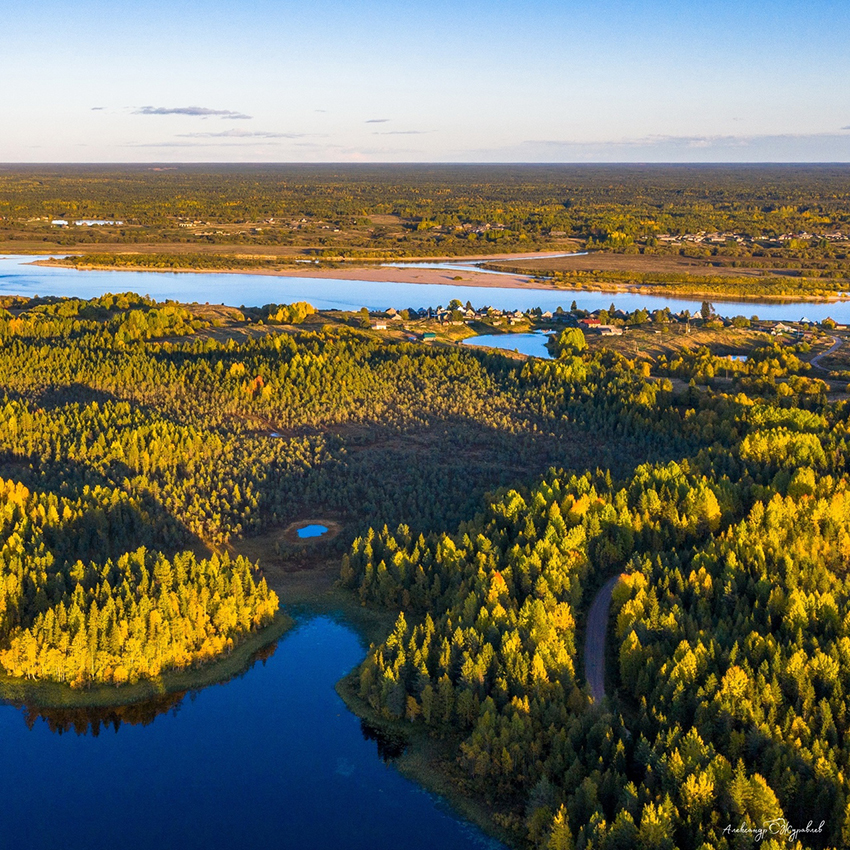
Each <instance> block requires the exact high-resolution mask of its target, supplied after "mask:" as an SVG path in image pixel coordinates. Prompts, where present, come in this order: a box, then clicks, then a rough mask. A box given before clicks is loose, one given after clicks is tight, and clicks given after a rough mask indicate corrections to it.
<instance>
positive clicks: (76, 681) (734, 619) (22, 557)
mask: <svg viewBox="0 0 850 850" xmlns="http://www.w3.org/2000/svg"><path fill="white" fill-rule="evenodd" d="M308 308H309V305H304V304H299V305H269V306H268V309H267V310H265V311H264V312H263V315H265V316H266V317H267V318H271V317H274V321H275V324H274V325H273V326H270V329H269V330H268V332H267V333H264V334H262V335H257V336H255V337H244V336H243V337H238V338H237V337H235V336H229V337H228V336H227V335H226V334H221V333H217V332H216V331H217V329H216V328H214V327H212V326H211V323H210V322H208V321H205V320H203V319H202V318H199V317H198V316H197V314H196V313H194V312H193V311H191V310H189V309H188V308H187V307H186V306H184V305H179V304H175V303H164V304H157V303H156V302H153V301H151V300H150V299H146V298H140V297H139V296H136V295H132V294H125V295H110V296H104V297H103V298H99V299H93V300H91V301H81V300H75V299H65V300H63V299H24V298H18V299H8V300H7V301H6V303H5V309H4V310H3V312H2V314H0V386H2V391H3V398H2V402H0V422H2V426H0V509H1V510H2V523H3V535H2V539H3V541H4V543H3V549H2V550H0V600H2V603H1V604H0V665H2V667H3V669H4V670H5V672H6V674H7V675H8V676H12V677H28V678H30V679H34V680H37V681H38V680H45V681H57V682H65V683H67V684H69V685H72V686H74V687H75V688H77V689H80V690H82V689H85V688H86V687H88V686H90V685H92V684H96V683H111V684H114V685H116V686H120V685H121V684H122V683H125V682H132V681H137V680H142V679H152V678H155V677H157V676H159V675H161V674H162V672H163V671H167V670H169V669H185V668H187V667H191V666H192V665H198V664H203V663H205V662H206V661H208V660H210V659H212V658H214V657H216V656H220V655H221V654H223V653H227V652H228V651H230V649H231V648H232V647H234V646H235V645H237V644H238V643H239V642H240V641H242V640H244V639H245V637H246V635H248V634H250V633H252V632H256V630H258V629H261V628H263V626H264V625H266V624H268V623H269V622H270V621H271V619H272V618H273V616H274V614H275V611H276V610H277V608H278V598H277V595H276V593H275V592H274V590H272V589H270V587H269V585H268V582H267V580H266V578H265V576H264V575H263V565H262V561H261V562H260V564H256V563H252V562H250V561H248V560H247V559H245V558H244V557H241V556H239V555H238V554H236V550H235V548H234V546H235V544H238V542H239V541H240V540H245V539H252V538H256V537H258V536H260V535H263V534H265V533H267V532H269V531H271V530H274V529H279V528H283V527H286V526H287V525H288V524H290V523H292V522H294V521H296V520H299V519H301V518H304V517H309V516H315V515H321V516H330V517H332V518H334V520H335V521H338V523H339V524H340V526H341V528H342V532H341V533H340V534H339V536H338V537H337V538H336V539H335V540H334V541H332V542H329V543H327V544H324V545H326V546H327V547H328V549H327V555H328V557H329V558H331V559H332V560H334V561H335V562H336V563H337V564H339V565H340V567H339V576H340V585H341V586H342V587H343V588H346V589H347V592H348V593H349V594H351V597H352V598H353V599H354V600H355V601H356V602H357V603H358V604H359V603H362V604H363V605H364V606H366V607H372V608H375V609H377V610H382V611H389V612H391V614H392V616H393V617H394V618H395V626H394V627H393V629H392V630H391V632H390V633H389V634H388V635H387V636H386V638H385V639H383V640H380V641H377V642H375V643H374V644H373V645H372V646H371V648H370V649H369V651H368V654H367V656H366V658H365V660H364V662H363V664H362V665H361V667H360V668H359V670H357V671H356V674H355V685H354V691H355V693H354V696H355V698H356V699H357V700H359V701H361V702H362V705H363V706H364V709H365V710H368V711H369V712H370V713H371V714H372V715H374V716H375V717H376V718H378V719H379V720H380V721H381V722H384V723H386V724H388V726H393V728H396V729H399V728H400V729H410V730H414V729H415V730H418V731H419V732H421V733H422V734H424V735H428V736H431V737H432V738H433V739H434V740H435V741H441V742H443V743H446V742H447V743H448V744H449V745H450V749H451V750H452V751H453V752H455V753H456V758H452V759H450V760H449V762H447V763H446V764H445V765H444V769H445V770H446V771H447V773H448V774H449V775H450V776H451V777H452V781H453V782H454V783H455V784H456V786H457V787H458V788H459V789H460V790H461V791H463V792H464V793H466V794H468V795H471V796H474V797H476V798H478V799H481V800H484V801H485V802H486V803H487V804H488V806H489V807H490V809H491V811H492V813H493V820H494V822H495V823H496V824H497V825H498V827H499V828H500V829H502V830H503V831H504V833H505V834H507V835H508V836H509V837H510V840H511V842H512V843H513V844H514V845H515V846H517V847H523V848H526V847H527V848H532V847H533V848H541V850H561V848H577V849H578V848H594V850H609V848H611V849H612V850H613V848H632V847H638V848H669V850H672V849H673V848H694V850H697V848H709V847H710V848H721V850H727V848H729V850H731V848H739V847H750V846H753V841H754V839H753V835H752V833H747V832H745V831H741V830H742V825H743V827H745V828H747V829H761V828H763V827H765V825H766V824H783V823H785V824H789V825H790V827H789V828H796V829H802V828H805V827H806V825H807V823H809V822H810V821H811V822H813V827H812V831H811V832H808V833H805V834H799V835H796V836H791V837H790V838H789V836H788V835H784V834H779V835H776V834H768V835H765V836H763V840H762V841H760V843H761V844H762V845H763V846H764V847H768V848H772V850H776V848H779V847H786V846H790V847H815V848H838V847H842V846H847V844H848V843H850V796H848V795H850V787H848V775H850V773H848V771H850V764H848V760H849V757H850V742H848V736H847V732H848V722H849V720H850V719H848V706H847V693H848V688H850V617H848V610H849V609H848V600H849V599H850V584H848V575H847V563H848V557H850V487H848V483H850V482H849V480H848V472H847V462H848V454H847V453H848V432H850V404H848V402H847V401H846V400H841V398H835V397H833V396H832V394H831V393H830V392H829V391H828V390H829V388H828V385H827V384H826V383H825V382H824V381H821V380H818V379H817V378H814V377H812V375H811V374H810V372H811V369H810V367H809V365H808V364H807V363H806V362H805V359H804V358H805V354H806V351H805V350H804V348H803V347H802V346H797V345H784V344H782V343H781V342H776V341H770V342H767V341H766V342H765V343H764V344H763V345H762V346H761V347H760V348H758V349H757V350H755V351H753V352H752V353H751V354H750V356H749V357H748V358H747V360H745V361H734V365H733V367H732V368H731V370H729V361H728V360H726V359H725V358H719V357H716V356H715V355H712V354H711V352H710V351H709V350H707V349H696V350H690V351H685V350H683V351H682V352H681V353H680V354H678V355H677V356H666V357H658V358H657V359H655V360H652V361H649V360H644V359H638V358H637V357H634V358H630V357H627V356H624V355H623V354H620V353H617V352H616V351H614V350H610V349H606V348H605V347H598V346H594V347H588V346H587V344H586V340H585V338H584V336H583V334H582V332H581V331H580V330H578V329H577V328H573V329H569V330H567V331H565V332H563V333H562V334H560V335H559V336H558V337H557V339H556V340H555V343H554V346H553V347H554V352H553V353H554V355H555V356H554V357H553V358H552V359H551V360H541V359H514V358H509V357H505V356H503V355H501V354H498V353H492V352H488V351H486V350H477V349H474V348H463V347H460V346H453V345H425V344H421V343H411V342H402V341H399V342H395V341H387V340H383V339H380V338H376V336H375V335H374V334H372V333H370V332H368V331H365V330H360V329H359V328H358V327H353V326H346V325H344V324H338V323H333V322H330V321H324V320H322V318H321V315H320V316H318V317H317V316H315V315H310V309H308ZM307 318H309V319H310V321H309V322H307V321H305V320H306V319H307ZM721 372H731V374H727V375H726V376H725V377H720V375H721ZM284 555H286V553H284ZM616 575H622V576H623V578H622V580H621V581H620V583H619V584H618V585H617V587H616V589H615V592H614V601H613V607H612V612H611V618H610V620H611V622H610V628H609V634H608V650H609V657H610V663H609V677H608V683H607V696H606V698H605V699H604V700H603V701H602V702H601V703H599V704H597V703H593V702H592V701H591V699H590V696H589V692H588V689H587V686H586V684H585V676H584V670H583V661H582V653H581V649H582V646H583V642H584V637H585V627H586V616H587V609H588V607H589V604H590V601H591V600H592V598H593V596H594V594H595V593H596V591H597V590H598V589H599V588H600V587H601V586H602V585H603V584H604V583H605V582H606V581H607V580H608V579H609V578H610V577H612V576H616ZM284 601H285V600H284ZM821 822H823V825H822V826H819V825H820V824H821Z"/></svg>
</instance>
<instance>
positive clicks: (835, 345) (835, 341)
mask: <svg viewBox="0 0 850 850" xmlns="http://www.w3.org/2000/svg"><path fill="white" fill-rule="evenodd" d="M831 339H832V346H831V347H830V348H828V349H827V350H826V351H822V352H821V353H820V354H816V355H815V356H814V357H813V358H812V359H811V360H809V365H810V366H814V367H815V369H820V370H821V371H823V372H831V371H832V370H831V369H827V368H826V366H821V365H820V361H821V358H822V357H829V355H830V354H833V353H835V352H836V351H838V349H839V348H841V343H842V341H843V340H840V339H839V338H838V337H837V336H834V337H831Z"/></svg>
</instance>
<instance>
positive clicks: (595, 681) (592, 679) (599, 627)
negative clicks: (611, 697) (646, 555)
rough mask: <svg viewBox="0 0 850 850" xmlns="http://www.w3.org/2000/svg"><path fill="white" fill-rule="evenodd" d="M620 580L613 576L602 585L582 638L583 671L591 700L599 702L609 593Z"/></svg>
mask: <svg viewBox="0 0 850 850" xmlns="http://www.w3.org/2000/svg"><path fill="white" fill-rule="evenodd" d="M619 580H620V576H614V578H611V579H609V580H608V581H607V582H605V584H604V585H603V587H602V589H601V590H600V591H599V593H597V594H596V598H595V599H594V600H593V604H592V605H591V606H590V611H589V612H588V615H587V634H586V636H585V640H584V672H585V675H586V676H587V683H588V684H589V685H590V693H591V694H592V695H593V701H594V702H596V703H599V702H601V701H602V700H603V699H604V698H605V636H606V633H607V631H608V612H609V610H610V608H611V594H612V593H613V592H614V587H615V586H616V585H617V582H618V581H619Z"/></svg>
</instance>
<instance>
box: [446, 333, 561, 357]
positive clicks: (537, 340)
mask: <svg viewBox="0 0 850 850" xmlns="http://www.w3.org/2000/svg"><path fill="white" fill-rule="evenodd" d="M549 336H550V335H549V334H547V333H543V332H539V333H527V334H481V335H480V336H471V337H469V339H465V340H464V341H463V344H464V345H472V346H475V347H482V348H499V349H501V350H503V351H518V352H519V353H520V354H529V355H531V356H533V357H551V356H552V355H551V354H550V353H549V350H548V349H547V348H546V343H547V342H548V341H549Z"/></svg>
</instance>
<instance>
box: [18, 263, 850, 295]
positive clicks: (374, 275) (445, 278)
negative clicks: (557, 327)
mask: <svg viewBox="0 0 850 850" xmlns="http://www.w3.org/2000/svg"><path fill="white" fill-rule="evenodd" d="M509 259H511V257H486V258H481V259H476V260H470V259H469V258H468V257H458V258H450V257H446V258H442V259H440V260H431V259H429V258H411V259H410V260H404V261H400V262H399V263H398V264H397V265H392V266H388V265H378V266H377V267H376V266H375V265H374V264H372V263H369V264H363V265H348V264H347V263H346V264H344V265H343V266H342V267H337V268H327V267H316V266H314V265H313V264H308V263H305V264H303V267H299V268H281V269H268V268H262V267H258V268H256V269H251V268H238V269H237V268H229V269H228V268H223V269H198V268H191V267H177V268H167V269H163V268H160V267H156V266H120V265H110V264H103V265H100V264H88V263H87V264H80V265H68V264H66V263H59V262H55V261H53V260H51V259H42V260H34V261H33V262H31V263H28V264H27V265H33V266H46V267H48V268H60V269H69V270H72V271H106V272H110V271H116V272H149V273H150V272H155V273H159V274H228V275H230V274H235V275H240V274H241V275H252V276H260V277H280V278H300V279H311V278H312V279H315V280H344V281H353V282H362V283H403V284H421V285H426V286H427V285H440V286H464V287H473V288H476V289H499V288H501V289H521V290H539V291H542V292H560V293H564V294H565V295H569V294H570V293H575V294H576V295H579V294H583V293H599V294H600V295H602V294H610V295H612V296H616V295H618V294H628V295H647V296H653V297H668V298H675V299H679V300H685V301H694V302H698V301H700V300H708V301H718V302H745V303H747V304H753V305H757V304H779V305H781V304H793V303H811V304H833V303H834V304H841V303H844V302H846V301H848V300H850V299H848V298H847V297H845V298H841V297H838V296H834V297H821V296H815V295H810V294H807V293H799V294H788V295H769V294H767V295H752V294H750V293H733V292H732V293H726V292H723V293H718V292H716V291H713V290H710V289H706V290H696V291H684V292H682V291H679V290H678V289H676V288H675V284H652V283H645V284H626V283H613V282H611V283H607V282H606V283H600V284H599V285H598V286H592V285H588V284H586V283H585V284H582V285H581V286H558V285H556V284H555V283H554V282H552V279H551V278H545V277H541V276H535V275H533V274H527V275H522V274H518V273H515V272H503V273H502V272H500V273H499V274H493V273H492V271H489V272H488V271H482V270H479V269H477V268H475V267H470V268H469V269H429V268H422V267H419V266H417V265H416V263H423V262H424V263H430V262H433V263H435V264H436V263H438V262H439V263H450V264H463V263H470V262H498V261H500V260H502V261H505V260H509ZM513 259H516V258H513ZM357 262H358V263H363V261H362V260H358V261H357ZM376 262H377V261H376ZM380 262H381V263H383V262H384V261H380ZM407 265H410V268H405V266H407ZM547 281H549V282H547Z"/></svg>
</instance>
